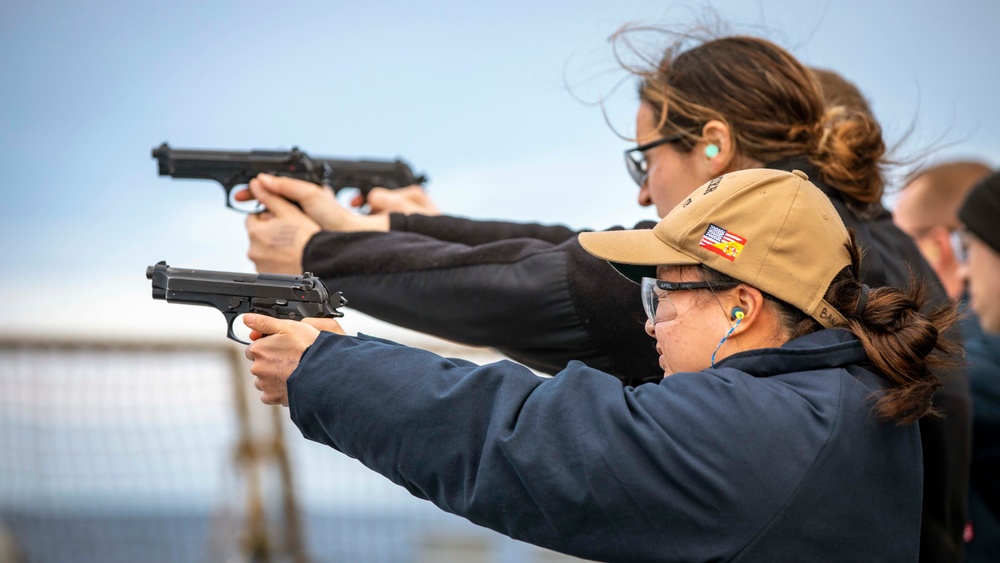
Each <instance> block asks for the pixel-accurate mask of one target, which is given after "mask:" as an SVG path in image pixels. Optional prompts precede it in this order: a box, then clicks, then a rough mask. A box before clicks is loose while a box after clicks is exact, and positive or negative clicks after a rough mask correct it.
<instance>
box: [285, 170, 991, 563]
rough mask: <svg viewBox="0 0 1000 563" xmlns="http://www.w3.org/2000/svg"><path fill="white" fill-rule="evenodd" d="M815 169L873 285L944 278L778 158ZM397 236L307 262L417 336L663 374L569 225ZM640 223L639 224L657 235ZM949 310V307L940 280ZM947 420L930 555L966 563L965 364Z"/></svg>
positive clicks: (344, 242)
mask: <svg viewBox="0 0 1000 563" xmlns="http://www.w3.org/2000/svg"><path fill="white" fill-rule="evenodd" d="M769 167H771V168H776V169H780V170H795V169H798V170H803V171H805V172H806V173H807V174H808V175H809V177H810V179H811V180H812V181H813V183H814V184H816V185H817V186H818V187H819V188H820V189H821V190H823V192H824V193H826V194H827V195H828V196H829V197H830V202H831V203H832V204H833V206H834V207H835V208H836V209H837V212H838V213H839V214H840V217H841V219H843V221H844V224H845V225H847V227H848V228H852V229H855V230H856V232H857V237H858V242H859V243H860V244H861V246H862V248H863V249H864V251H865V254H864V258H863V259H862V273H861V274H862V275H861V279H862V281H864V282H865V283H867V284H868V285H870V286H872V287H880V286H883V285H889V286H893V287H899V288H903V287H906V286H907V285H908V284H909V283H910V280H911V274H916V275H917V276H918V277H923V278H925V279H927V280H936V278H935V276H934V272H933V271H932V270H931V268H930V266H929V265H928V264H927V262H926V261H925V260H924V259H923V257H922V256H921V255H920V252H919V250H918V249H917V247H916V245H915V244H914V242H913V241H912V240H911V239H910V238H909V237H907V236H906V235H905V234H904V233H903V232H902V231H900V230H899V229H898V228H897V227H896V226H895V224H893V221H892V216H891V215H890V214H889V212H888V211H886V210H885V209H884V208H883V207H882V206H880V205H875V206H872V208H871V209H869V210H868V211H867V212H866V213H865V214H860V213H858V212H857V211H855V210H854V209H852V208H851V207H850V206H849V205H848V203H847V201H846V200H845V199H844V197H843V195H842V194H841V193H839V192H838V191H837V190H835V189H833V188H831V187H830V186H828V185H826V184H825V183H823V182H822V181H820V180H819V175H818V173H817V172H816V170H814V169H813V167H812V166H811V165H810V164H809V162H808V161H806V160H805V159H804V158H801V157H792V158H788V159H785V160H783V161H780V162H775V163H771V164H770V165H769ZM390 220H391V227H392V229H393V231H392V232H389V233H381V232H379V233H373V232H351V233H329V232H323V233H318V234H317V235H315V236H314V237H313V238H312V239H311V240H310V241H309V243H308V245H307V246H306V248H305V253H304V255H303V258H302V261H303V266H304V268H305V269H306V270H308V271H310V272H313V273H315V274H316V275H318V276H320V277H322V278H323V279H324V281H326V283H327V285H329V286H330V287H333V288H336V289H337V290H338V291H343V292H344V295H346V296H347V298H348V299H349V300H350V306H351V307H353V308H356V309H358V310H360V311H364V312H365V313H367V314H369V315H372V316H374V317H377V318H379V319H382V320H385V321H388V322H390V323H394V324H398V325H400V326H404V327H407V328H410V329H413V330H418V331H422V332H426V333H429V334H434V335H436V336H440V337H442V338H445V339H448V340H454V341H456V342H461V343H464V344H470V345H473V346H477V345H478V346H491V347H494V348H496V349H497V350H499V351H501V352H502V353H504V354H506V355H507V356H509V357H511V358H513V359H515V360H517V361H519V362H521V363H524V364H525V365H528V366H530V367H532V368H534V369H536V370H539V371H543V372H545V373H556V372H558V371H559V370H561V369H563V368H564V367H566V366H567V363H568V362H569V361H570V360H580V361H582V362H584V363H586V364H587V365H589V366H591V367H593V368H596V369H599V370H601V371H605V372H607V373H611V374H613V375H615V376H617V377H619V378H621V380H622V381H623V382H624V383H626V384H631V385H636V384H638V383H641V382H644V381H655V380H656V379H658V378H659V377H660V375H661V374H662V371H661V370H660V369H659V366H658V365H657V354H656V352H655V350H654V349H653V347H652V346H650V345H649V342H648V340H647V338H648V337H647V336H646V334H645V329H644V328H643V324H644V322H645V318H646V316H645V313H644V312H643V310H642V302H641V300H640V299H639V286H637V285H635V284H633V283H632V282H630V281H628V280H626V279H625V278H624V277H622V276H620V275H618V274H617V273H616V272H615V271H614V270H612V269H611V268H610V267H609V266H608V265H607V263H606V262H605V261H603V260H600V259H597V258H595V257H593V256H591V255H590V254H588V253H587V252H586V251H584V250H583V248H582V247H581V246H580V244H579V242H577V240H576V234H577V233H576V232H574V231H573V230H571V229H568V228H566V227H562V226H545V225H533V224H517V223H510V222H502V221H499V222H498V221H472V220H467V219H461V218H456V217H444V216H440V217H423V216H419V215H409V216H404V215H399V214H393V215H392V216H391V219H390ZM654 224H655V223H652V222H648V223H640V224H638V225H636V228H651V227H652V226H653V225H654ZM931 295H932V298H933V299H934V300H936V302H939V303H940V302H943V301H944V300H945V299H946V296H945V294H944V291H943V290H942V289H941V287H940V285H939V284H937V283H934V284H932V285H931ZM939 375H940V377H941V379H942V381H943V384H944V385H943V387H942V388H941V389H940V390H939V391H938V393H937V394H936V395H935V397H934V405H935V407H936V408H937V409H938V411H940V412H941V413H943V415H944V416H942V417H939V418H931V417H925V418H924V419H922V420H921V421H920V429H921V439H922V440H923V444H924V452H925V456H924V475H925V481H924V482H925V488H924V517H923V527H924V528H923V539H922V542H923V543H922V547H921V560H923V561H926V562H929V563H939V562H948V563H957V562H958V561H960V560H961V549H962V531H963V528H964V526H965V523H966V512H967V502H966V501H967V491H968V484H969V463H970V450H971V426H972V420H971V414H970V404H969V403H970V399H969V380H968V377H967V374H966V372H965V371H964V370H962V369H958V370H949V371H947V372H941V373H939Z"/></svg>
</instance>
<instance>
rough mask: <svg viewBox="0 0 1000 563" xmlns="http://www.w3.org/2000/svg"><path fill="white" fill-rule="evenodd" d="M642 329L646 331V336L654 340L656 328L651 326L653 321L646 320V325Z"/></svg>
mask: <svg viewBox="0 0 1000 563" xmlns="http://www.w3.org/2000/svg"><path fill="white" fill-rule="evenodd" d="M644 328H645V329H646V334H648V335H649V336H651V337H653V338H656V326H654V325H653V321H651V320H649V319H646V324H645V326H644Z"/></svg>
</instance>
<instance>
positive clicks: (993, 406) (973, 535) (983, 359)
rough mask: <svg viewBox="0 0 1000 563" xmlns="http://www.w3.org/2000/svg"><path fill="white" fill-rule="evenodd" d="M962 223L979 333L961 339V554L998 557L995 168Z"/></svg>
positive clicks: (999, 295) (998, 198)
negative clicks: (964, 436)
mask: <svg viewBox="0 0 1000 563" xmlns="http://www.w3.org/2000/svg"><path fill="white" fill-rule="evenodd" d="M958 219H959V221H961V223H962V224H963V225H964V231H963V239H964V243H965V244H966V246H967V248H968V261H967V264H966V266H965V268H964V271H963V274H964V275H965V277H966V279H967V280H968V283H969V293H970V295H971V300H970V301H971V307H972V309H973V310H974V311H975V312H976V315H977V317H978V319H979V324H980V326H981V328H982V330H983V332H982V334H980V335H978V336H973V337H970V338H966V339H965V353H966V361H967V362H968V364H969V384H970V386H971V389H972V470H971V475H970V480H969V485H970V494H969V528H968V530H967V534H966V540H967V542H968V543H966V546H965V560H966V561H967V562H969V563H980V562H982V563H985V562H987V561H997V558H998V557H1000V173H997V172H994V173H992V174H991V175H990V176H988V177H987V178H985V179H984V180H982V181H981V182H980V183H979V184H977V185H976V186H975V187H974V188H973V189H972V191H971V192H969V194H968V197H967V198H966V199H965V201H964V202H963V203H962V206H961V207H960V208H959V210H958Z"/></svg>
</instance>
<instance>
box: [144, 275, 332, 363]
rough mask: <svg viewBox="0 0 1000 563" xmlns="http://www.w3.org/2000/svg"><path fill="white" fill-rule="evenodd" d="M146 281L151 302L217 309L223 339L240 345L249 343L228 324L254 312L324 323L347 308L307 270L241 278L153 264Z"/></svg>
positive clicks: (231, 324)
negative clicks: (317, 319)
mask: <svg viewBox="0 0 1000 563" xmlns="http://www.w3.org/2000/svg"><path fill="white" fill-rule="evenodd" d="M146 279H150V280H153V299H164V300H166V301H167V302H168V303H186V304H189V305H207V306H209V307H215V308H216V309H218V310H219V311H220V312H221V313H222V314H223V316H225V317H226V323H228V325H229V327H228V332H227V333H226V336H228V337H229V339H230V340H235V341H236V342H239V343H241V344H250V343H249V342H245V341H243V340H240V339H239V338H237V337H236V334H235V333H234V332H233V323H234V322H235V321H236V318H237V317H239V316H240V315H243V314H246V313H260V314H262V315H268V316H270V317H274V318H278V319H292V320H296V321H300V320H302V319H304V318H306V317H320V318H326V319H329V318H335V317H343V316H344V313H342V312H340V311H339V310H338V309H339V308H340V307H343V306H344V305H347V300H346V299H344V296H343V295H341V293H340V292H339V291H338V292H336V293H333V294H331V293H330V292H329V291H328V290H327V288H326V284H324V283H323V280H321V279H319V278H317V277H316V276H313V275H312V274H310V273H308V272H306V273H305V274H303V275H301V276H291V275H286V274H241V273H236V272H215V271H210V270H191V269H187V268H171V267H170V266H168V265H167V263H166V262H159V263H158V264H156V265H155V266H149V267H147V268H146Z"/></svg>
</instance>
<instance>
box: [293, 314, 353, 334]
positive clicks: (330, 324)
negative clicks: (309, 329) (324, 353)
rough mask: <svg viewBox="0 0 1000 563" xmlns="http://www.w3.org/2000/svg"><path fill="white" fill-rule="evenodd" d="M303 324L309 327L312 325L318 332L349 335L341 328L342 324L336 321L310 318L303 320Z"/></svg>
mask: <svg viewBox="0 0 1000 563" xmlns="http://www.w3.org/2000/svg"><path fill="white" fill-rule="evenodd" d="M302 322H304V323H306V324H307V325H311V326H313V327H314V328H316V329H318V330H323V331H326V332H335V333H337V334H347V333H346V332H344V329H343V328H341V326H340V323H338V322H337V320H336V319H323V318H316V317H308V318H305V319H302Z"/></svg>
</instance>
